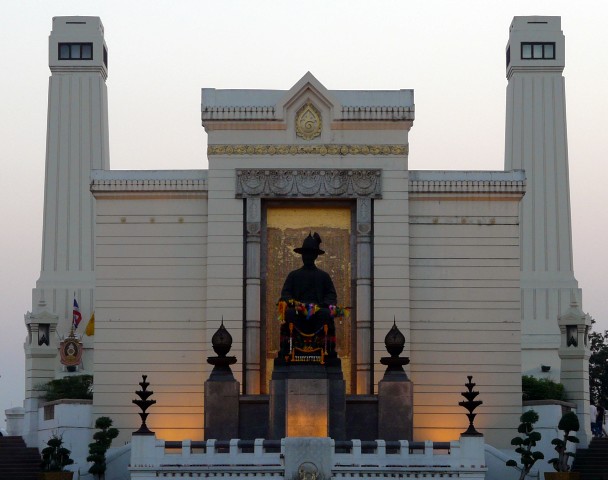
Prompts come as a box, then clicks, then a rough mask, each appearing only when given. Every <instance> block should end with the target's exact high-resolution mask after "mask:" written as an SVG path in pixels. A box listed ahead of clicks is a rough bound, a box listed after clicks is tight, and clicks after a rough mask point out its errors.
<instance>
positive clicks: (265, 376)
mask: <svg viewBox="0 0 608 480" xmlns="http://www.w3.org/2000/svg"><path fill="white" fill-rule="evenodd" d="M236 177H237V197H241V198H244V199H245V208H246V245H247V248H246V249H245V250H246V253H245V255H246V257H247V258H246V260H245V264H246V265H247V270H248V271H247V273H246V279H247V283H248V284H250V283H253V282H255V277H254V274H255V272H254V270H257V269H258V268H259V292H258V291H256V290H257V289H247V293H246V296H245V303H246V310H247V311H249V312H254V311H260V333H259V335H260V339H261V342H260V349H259V357H258V358H259V360H258V362H259V365H260V372H259V378H260V392H261V393H267V392H268V388H269V382H270V377H271V374H272V368H273V362H274V359H275V358H276V357H277V353H278V347H279V345H278V341H279V326H280V325H279V322H278V320H277V312H276V303H277V300H278V299H279V297H280V292H281V288H282V286H283V282H284V280H285V278H286V276H287V274H288V273H289V272H290V271H291V270H294V269H296V268H299V267H300V266H301V257H300V255H298V254H296V253H295V252H294V251H293V249H294V248H296V247H298V246H300V245H301V243H302V240H303V239H304V238H305V237H306V236H307V235H308V234H309V233H310V232H311V231H312V232H318V233H319V234H320V236H321V238H322V240H323V243H322V248H323V249H324V250H325V252H326V253H325V255H322V256H319V258H318V260H317V265H318V266H319V268H321V269H323V270H325V271H327V272H328V273H329V274H330V275H331V277H332V279H333V281H334V284H335V286H336V291H337V293H338V303H339V304H340V305H341V306H344V307H348V308H349V310H348V315H347V316H345V317H343V318H339V319H337V320H336V337H337V348H338V355H339V357H340V358H341V360H342V368H343V373H344V379H345V381H346V391H347V393H355V392H356V383H357V364H361V363H367V364H369V362H370V351H369V348H370V347H369V345H370V338H371V331H370V328H371V323H370V321H369V320H368V321H366V322H361V323H360V322H358V320H359V319H358V317H357V313H358V312H359V315H360V316H365V317H366V318H367V319H370V318H371V295H372V293H371V246H372V239H371V231H372V227H371V225H372V199H373V198H380V197H381V170H379V169H324V168H317V169H294V170H282V169H281V170H279V169H271V170H269V169H239V170H237V171H236ZM250 269H251V272H250ZM252 281H253V282H252ZM361 305H362V306H366V307H367V311H366V312H363V315H362V311H361V309H360V308H359V309H358V307H359V306H361ZM247 324H248V322H246V325H247ZM248 333H249V332H246V334H245V335H246V337H247V334H248ZM361 340H363V341H362V342H361ZM357 344H359V345H366V346H367V348H361V347H360V348H359V350H358V349H357ZM256 353H257V352H256ZM253 354H254V352H247V353H246V356H247V358H253ZM253 359H254V360H257V359H255V358H253ZM258 362H254V363H258ZM368 368H369V366H368ZM254 378H255V377H254Z"/></svg>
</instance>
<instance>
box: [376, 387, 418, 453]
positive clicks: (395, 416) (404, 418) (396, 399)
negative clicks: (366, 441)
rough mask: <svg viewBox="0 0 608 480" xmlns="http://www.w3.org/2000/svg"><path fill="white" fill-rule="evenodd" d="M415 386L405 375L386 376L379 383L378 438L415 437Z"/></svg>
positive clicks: (401, 438)
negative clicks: (388, 377)
mask: <svg viewBox="0 0 608 480" xmlns="http://www.w3.org/2000/svg"><path fill="white" fill-rule="evenodd" d="M413 404H414V387H413V384H412V382H411V381H410V380H409V379H408V378H407V377H406V376H405V375H403V377H397V378H390V379H387V378H386V377H385V378H384V379H382V380H380V382H379V383H378V438H381V439H382V440H409V441H411V440H412V438H413V430H414V421H413Z"/></svg>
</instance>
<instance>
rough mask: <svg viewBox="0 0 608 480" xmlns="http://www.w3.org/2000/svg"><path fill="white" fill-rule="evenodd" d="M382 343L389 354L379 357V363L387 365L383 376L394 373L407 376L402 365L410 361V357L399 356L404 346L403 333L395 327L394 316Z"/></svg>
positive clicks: (393, 374) (395, 320)
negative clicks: (388, 355)
mask: <svg viewBox="0 0 608 480" xmlns="http://www.w3.org/2000/svg"><path fill="white" fill-rule="evenodd" d="M384 345H385V347H386V350H387V352H388V353H389V354H390V357H382V358H381V359H380V363H381V364H382V365H386V366H387V368H386V372H384V377H385V378H387V376H395V375H396V376H399V377H403V376H405V378H407V374H406V373H405V370H403V366H404V365H407V364H408V363H410V359H409V358H408V357H403V358H402V357H400V356H399V355H401V352H403V348H404V347H405V335H403V333H401V331H400V330H399V328H398V327H397V319H396V317H395V316H393V326H392V327H391V329H390V330H389V331H388V333H387V334H386V337H384Z"/></svg>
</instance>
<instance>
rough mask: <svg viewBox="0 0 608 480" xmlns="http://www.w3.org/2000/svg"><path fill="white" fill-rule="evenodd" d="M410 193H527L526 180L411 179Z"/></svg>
mask: <svg viewBox="0 0 608 480" xmlns="http://www.w3.org/2000/svg"><path fill="white" fill-rule="evenodd" d="M409 185H410V193H469V194H470V193H512V194H519V195H523V194H524V193H526V181H525V180H410V182H409Z"/></svg>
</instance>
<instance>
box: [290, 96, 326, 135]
mask: <svg viewBox="0 0 608 480" xmlns="http://www.w3.org/2000/svg"><path fill="white" fill-rule="evenodd" d="M322 126H323V123H322V122H321V112H319V110H317V109H316V108H315V106H314V105H313V104H312V103H310V102H306V103H305V104H304V105H303V106H302V108H300V110H298V113H296V135H297V136H298V137H300V138H303V139H304V140H312V139H313V138H316V137H318V136H319V135H321V128H322Z"/></svg>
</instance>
